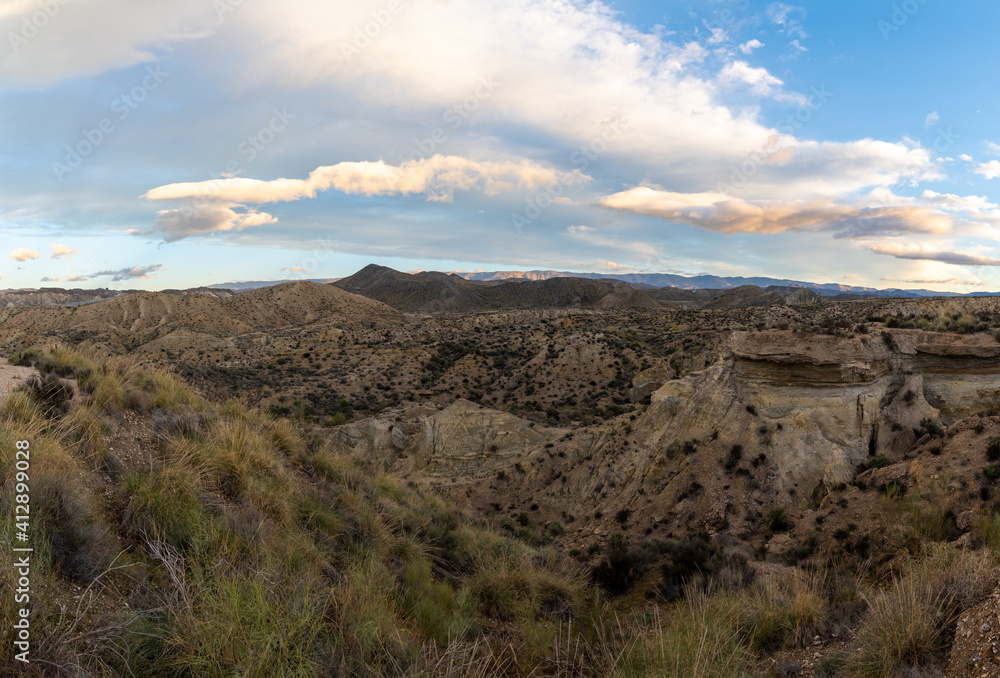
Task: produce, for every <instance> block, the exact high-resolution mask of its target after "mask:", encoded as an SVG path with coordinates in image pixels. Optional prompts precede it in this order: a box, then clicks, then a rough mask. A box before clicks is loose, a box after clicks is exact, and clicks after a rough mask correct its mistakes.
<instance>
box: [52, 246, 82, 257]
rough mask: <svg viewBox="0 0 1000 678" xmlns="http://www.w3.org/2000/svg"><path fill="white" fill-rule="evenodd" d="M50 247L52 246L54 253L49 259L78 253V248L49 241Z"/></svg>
mask: <svg viewBox="0 0 1000 678" xmlns="http://www.w3.org/2000/svg"><path fill="white" fill-rule="evenodd" d="M49 247H51V248H52V254H50V255H49V259H59V258H61V257H71V256H73V255H74V254H76V248H73V249H70V248H69V246H68V245H53V244H52V243H49Z"/></svg>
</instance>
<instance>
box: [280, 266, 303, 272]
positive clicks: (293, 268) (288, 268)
mask: <svg viewBox="0 0 1000 678" xmlns="http://www.w3.org/2000/svg"><path fill="white" fill-rule="evenodd" d="M281 270H282V271H291V272H292V273H302V272H304V271H305V270H306V269H304V268H302V267H301V266H285V267H284V268H282V269H281Z"/></svg>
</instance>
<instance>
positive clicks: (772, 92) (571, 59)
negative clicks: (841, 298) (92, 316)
mask: <svg viewBox="0 0 1000 678" xmlns="http://www.w3.org/2000/svg"><path fill="white" fill-rule="evenodd" d="M998 18H1000V7H998V6H996V5H995V4H994V3H988V2H986V1H985V0H979V1H968V2H964V3H960V4H956V3H945V2H943V0H924V1H923V2H921V0H908V1H906V2H882V1H881V0H865V1H864V2H862V1H861V0H845V1H842V2H837V3H829V2H802V3H797V4H794V3H780V2H755V1H753V0H715V1H705V2H698V3H680V2H641V1H639V0H617V1H610V2H607V3H600V2H575V1H573V0H512V1H506V2H501V1H500V0H477V2H475V3H472V2H463V1H461V0H371V1H369V0H361V1H354V2H351V3H325V2H320V0H289V1H288V2H282V3H277V2H265V1H263V0H177V1H176V2H172V3H161V2H155V1H153V0H143V1H140V0H5V1H4V2H0V37H2V38H3V39H0V110H2V111H3V115H2V116H0V255H2V256H0V276H2V278H0V286H2V287H7V288H22V287H38V286H43V285H58V286H66V287H112V288H145V289H163V288H171V287H174V288H176V287H191V286H196V285H203V284H212V283H221V282H227V281H235V280H259V279H264V280H272V279H281V278H295V277H316V278H328V277H338V276H343V275H348V274H350V273H352V272H354V271H355V270H357V269H359V268H361V267H362V266H364V265H365V264H367V263H370V262H377V263H381V264H384V265H388V266H392V267H394V268H398V269H401V270H417V269H435V270H449V271H451V270H466V271H471V270H477V269H485V270H497V269H537V268H545V269H557V270H575V271H598V272H673V273H684V274H692V275H693V274H701V273H713V274H719V275H746V276H751V275H767V276H773V277H782V278H795V279H801V280H811V281H816V282H839V283H843V284H851V285H864V286H870V287H882V288H884V287H903V288H907V287H909V288H916V287H930V288H934V289H941V290H949V291H959V292H971V291H977V290H991V291H995V290H1000V275H998V270H1000V268H998V267H1000V251H998V247H997V237H998V234H1000V207H998V206H997V203H998V202H1000V195H997V189H996V187H997V185H998V180H1000V145H998V144H1000V130H998V129H997V124H996V120H998V113H1000V111H998V97H1000V94H998V93H997V90H996V88H995V87H992V84H993V79H994V74H995V73H997V72H998V66H1000V63H998V61H1000V52H998V51H997V50H996V49H995V48H993V42H992V41H993V40H994V37H993V35H991V34H990V33H989V32H990V28H991V26H995V25H996V24H997V19H998Z"/></svg>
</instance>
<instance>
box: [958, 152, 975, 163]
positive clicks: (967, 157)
mask: <svg viewBox="0 0 1000 678" xmlns="http://www.w3.org/2000/svg"><path fill="white" fill-rule="evenodd" d="M958 159H959V160H964V161H965V162H974V158H973V157H972V156H971V155H969V154H968V153H963V154H962V155H960V156H958Z"/></svg>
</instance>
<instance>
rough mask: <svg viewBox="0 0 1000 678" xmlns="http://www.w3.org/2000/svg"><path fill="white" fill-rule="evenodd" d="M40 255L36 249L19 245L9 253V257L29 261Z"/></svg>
mask: <svg viewBox="0 0 1000 678" xmlns="http://www.w3.org/2000/svg"><path fill="white" fill-rule="evenodd" d="M39 257H40V255H39V254H38V252H36V251H35V250H29V249H28V248H27V247H19V248H18V249H16V250H14V251H13V252H11V253H10V254H8V255H7V258H8V259H13V260H14V261H22V262H23V261H29V260H31V259H38V258H39Z"/></svg>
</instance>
